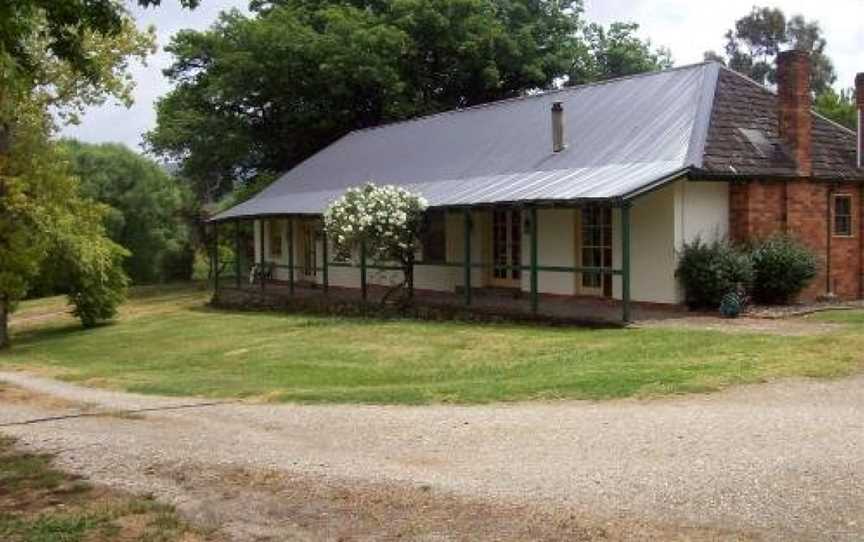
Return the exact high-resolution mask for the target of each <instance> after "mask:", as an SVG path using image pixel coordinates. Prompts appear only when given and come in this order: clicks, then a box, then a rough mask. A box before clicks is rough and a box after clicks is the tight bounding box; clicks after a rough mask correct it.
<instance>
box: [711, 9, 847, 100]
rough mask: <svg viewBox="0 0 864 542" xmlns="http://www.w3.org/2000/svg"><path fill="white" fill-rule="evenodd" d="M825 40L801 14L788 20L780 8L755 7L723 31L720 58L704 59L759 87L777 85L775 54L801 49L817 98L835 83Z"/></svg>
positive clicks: (714, 53) (817, 26)
mask: <svg viewBox="0 0 864 542" xmlns="http://www.w3.org/2000/svg"><path fill="white" fill-rule="evenodd" d="M826 45H827V41H826V39H825V37H824V36H823V34H822V28H821V27H820V26H819V23H818V22H816V21H807V20H806V19H805V18H804V17H803V16H802V15H794V16H792V17H791V18H788V19H787V17H786V14H785V13H783V11H782V10H781V9H779V8H768V7H754V8H753V9H752V10H751V11H750V13H749V14H747V15H745V16H744V17H741V18H740V19H738V20H737V21H735V28H733V29H730V30H729V31H728V32H726V46H725V48H724V53H725V54H723V55H720V54H717V53H716V52H714V51H708V52H706V53H705V58H706V59H707V60H717V61H720V62H723V63H724V64H726V65H727V66H729V67H730V68H731V69H733V70H735V71H737V72H739V73H742V74H744V75H746V76H748V77H750V78H751V79H753V80H754V81H756V82H758V83H761V84H775V83H776V82H777V66H776V58H777V54H778V53H779V52H780V51H782V50H784V49H801V50H804V51H809V52H810V53H811V62H812V74H811V75H812V83H811V84H812V87H813V91H814V92H815V94H816V95H817V96H818V95H820V94H822V93H824V92H826V91H827V90H828V89H830V88H831V85H833V84H834V82H835V81H836V80H837V74H836V73H835V71H834V64H833V63H832V62H831V59H830V58H828V56H827V55H826V54H825V46H826Z"/></svg>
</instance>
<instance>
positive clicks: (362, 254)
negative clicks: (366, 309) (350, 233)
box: [360, 240, 368, 301]
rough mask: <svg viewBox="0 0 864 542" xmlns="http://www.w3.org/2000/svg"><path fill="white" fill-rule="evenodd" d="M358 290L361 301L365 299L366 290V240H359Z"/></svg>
mask: <svg viewBox="0 0 864 542" xmlns="http://www.w3.org/2000/svg"><path fill="white" fill-rule="evenodd" d="M360 291H361V292H362V295H363V301H366V298H367V295H368V291H367V286H366V241H365V240H363V241H360Z"/></svg>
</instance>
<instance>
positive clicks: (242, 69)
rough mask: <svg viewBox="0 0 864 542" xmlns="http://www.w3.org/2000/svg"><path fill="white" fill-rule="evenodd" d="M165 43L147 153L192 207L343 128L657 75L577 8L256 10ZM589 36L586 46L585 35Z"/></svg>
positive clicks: (440, 5)
mask: <svg viewBox="0 0 864 542" xmlns="http://www.w3.org/2000/svg"><path fill="white" fill-rule="evenodd" d="M251 8H252V13H251V15H244V14H241V13H239V12H236V11H235V12H228V13H225V14H223V15H222V16H221V18H220V19H219V21H218V22H217V23H216V24H215V25H214V26H213V27H212V28H210V29H209V30H207V31H204V32H193V31H186V32H181V33H179V34H178V35H177V36H175V38H174V40H173V41H172V43H171V45H170V46H169V47H168V50H169V51H170V52H171V53H173V55H174V57H175V60H174V63H173V64H172V66H171V67H170V68H169V69H168V70H166V72H165V73H166V75H167V76H168V77H169V78H170V79H171V80H172V81H173V82H174V83H175V88H174V90H172V91H171V92H170V93H169V94H168V95H167V96H165V97H163V98H162V99H161V100H160V101H159V103H158V105H157V114H158V120H157V127H156V129H155V130H153V131H152V132H150V133H149V134H148V135H147V138H146V139H147V142H148V144H149V147H150V149H151V150H152V151H153V152H155V153H157V154H159V155H162V156H164V157H166V158H168V159H171V160H174V161H176V162H178V163H179V165H180V167H181V170H182V173H183V175H184V177H186V178H189V179H191V180H193V182H194V187H195V191H196V193H197V195H198V198H199V199H200V201H201V202H204V203H207V202H213V201H216V200H219V199H220V198H222V197H223V196H224V195H226V194H228V193H230V192H231V191H232V190H234V189H235V188H236V187H238V186H239V185H243V184H253V183H254V184H255V185H257V186H261V185H262V184H264V183H261V182H257V181H258V179H259V177H260V176H261V175H270V176H271V178H272V174H273V173H275V172H279V171H283V170H286V169H288V168H291V167H293V166H294V165H295V164H297V163H298V162H299V161H301V160H303V159H305V158H307V157H308V156H310V155H311V154H313V153H314V152H316V151H318V150H319V149H321V148H322V147H323V146H325V145H327V144H329V143H331V142H333V141H334V140H335V139H337V138H339V137H341V136H343V135H344V134H345V133H347V132H348V131H350V130H352V129H356V128H363V127H368V126H375V125H378V124H381V123H383V122H388V121H393V120H399V119H405V118H410V117H414V116H417V115H422V114H427V113H434V112H438V111H443V110H447V109H453V108H457V107H466V106H471V105H475V104H480V103H484V102H488V101H490V100H496V99H501V98H507V97H512V96H517V95H520V94H522V93H525V92H527V91H530V90H536V89H544V88H549V87H551V86H553V85H556V84H560V82H561V81H564V80H566V79H567V77H568V76H569V78H570V81H571V82H576V81H579V82H583V81H586V80H595V79H598V78H606V77H612V76H615V75H624V74H629V73H634V72H636V71H644V70H647V69H657V68H661V67H664V66H666V65H668V61H667V60H666V57H665V56H664V55H663V54H659V55H658V54H657V52H655V51H653V50H652V49H651V48H650V46H648V45H647V44H646V43H644V42H642V41H640V40H639V39H637V38H635V37H634V34H633V32H634V30H635V27H634V26H630V25H613V27H612V28H611V29H610V30H609V31H605V30H603V29H601V28H600V27H594V26H592V27H591V28H590V30H589V29H587V28H586V27H585V25H584V22H583V19H582V5H581V1H578V0H573V1H559V0H389V1H384V0H314V1H313V0H272V1H264V0H258V1H254V2H252V5H251ZM586 32H588V37H586Z"/></svg>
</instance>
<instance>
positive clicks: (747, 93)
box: [702, 68, 864, 180]
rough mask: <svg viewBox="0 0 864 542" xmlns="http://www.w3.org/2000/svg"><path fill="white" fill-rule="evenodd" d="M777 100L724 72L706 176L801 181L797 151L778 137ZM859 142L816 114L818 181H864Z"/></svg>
mask: <svg viewBox="0 0 864 542" xmlns="http://www.w3.org/2000/svg"><path fill="white" fill-rule="evenodd" d="M777 100H778V98H777V94H776V93H775V92H773V91H771V90H770V89H767V88H765V87H763V86H762V85H759V84H758V83H756V82H754V81H752V80H750V79H748V78H746V77H744V76H742V75H740V74H738V73H737V72H734V71H732V70H729V69H726V68H722V69H721V70H720V73H719V76H718V78H717V90H716V93H715V95H714V106H713V108H712V112H711V123H710V126H709V128H708V139H707V141H706V143H705V156H704V159H703V168H702V170H703V171H706V172H709V173H715V174H720V175H731V176H733V177H765V178H770V177H795V176H796V173H795V162H794V161H793V159H792V153H791V149H790V148H789V146H788V145H787V144H786V143H785V141H784V140H783V139H782V138H781V137H780V134H779V132H778V115H777V110H778V104H777ZM759 135H761V137H759ZM855 137H856V136H855V133H854V132H853V131H851V130H848V129H846V128H844V127H842V126H839V125H837V124H835V123H833V122H831V121H829V120H827V119H825V118H823V117H821V116H819V115H818V114H816V113H813V132H812V138H813V141H812V151H811V152H812V153H813V177H814V178H816V179H823V180H864V172H862V171H861V170H859V169H857V168H856V167H855ZM757 138H758V140H757ZM766 144H767V145H766ZM770 147H773V152H771V150H770Z"/></svg>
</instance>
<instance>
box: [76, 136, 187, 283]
mask: <svg viewBox="0 0 864 542" xmlns="http://www.w3.org/2000/svg"><path fill="white" fill-rule="evenodd" d="M62 146H63V149H64V151H65V152H66V153H67V155H68V157H69V159H70V161H71V169H72V172H73V173H74V174H75V176H77V177H78V178H79V179H80V183H81V193H82V195H83V196H84V197H87V198H90V199H92V200H94V201H98V202H100V203H103V204H105V205H106V206H107V213H106V216H105V227H106V230H107V233H108V236H109V237H110V238H111V239H112V240H113V241H114V242H116V243H117V244H119V245H121V246H123V247H124V248H126V249H127V250H128V251H129V252H130V256H129V258H127V259H126V261H125V262H124V268H125V269H126V272H127V273H128V274H129V277H130V278H131V279H132V282H134V283H136V284H146V283H152V282H158V281H162V280H167V279H172V278H187V279H188V278H189V274H190V273H191V264H192V256H193V255H192V254H191V252H190V248H189V236H188V232H187V227H186V224H185V221H184V213H183V211H184V206H185V205H186V203H187V200H188V197H187V191H186V189H185V185H182V184H180V183H179V181H178V180H177V179H175V178H174V177H172V176H170V175H169V174H168V173H167V172H166V171H165V170H164V169H163V168H162V167H161V166H159V165H158V164H156V163H155V162H154V161H153V160H151V159H149V158H146V157H144V156H141V155H140V154H138V153H136V152H133V151H132V150H130V149H129V148H127V147H126V146H124V145H120V144H113V143H105V144H101V145H94V144H89V143H82V142H79V141H74V140H67V141H64V142H63V144H62ZM184 262H185V271H184ZM178 268H179V269H178Z"/></svg>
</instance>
